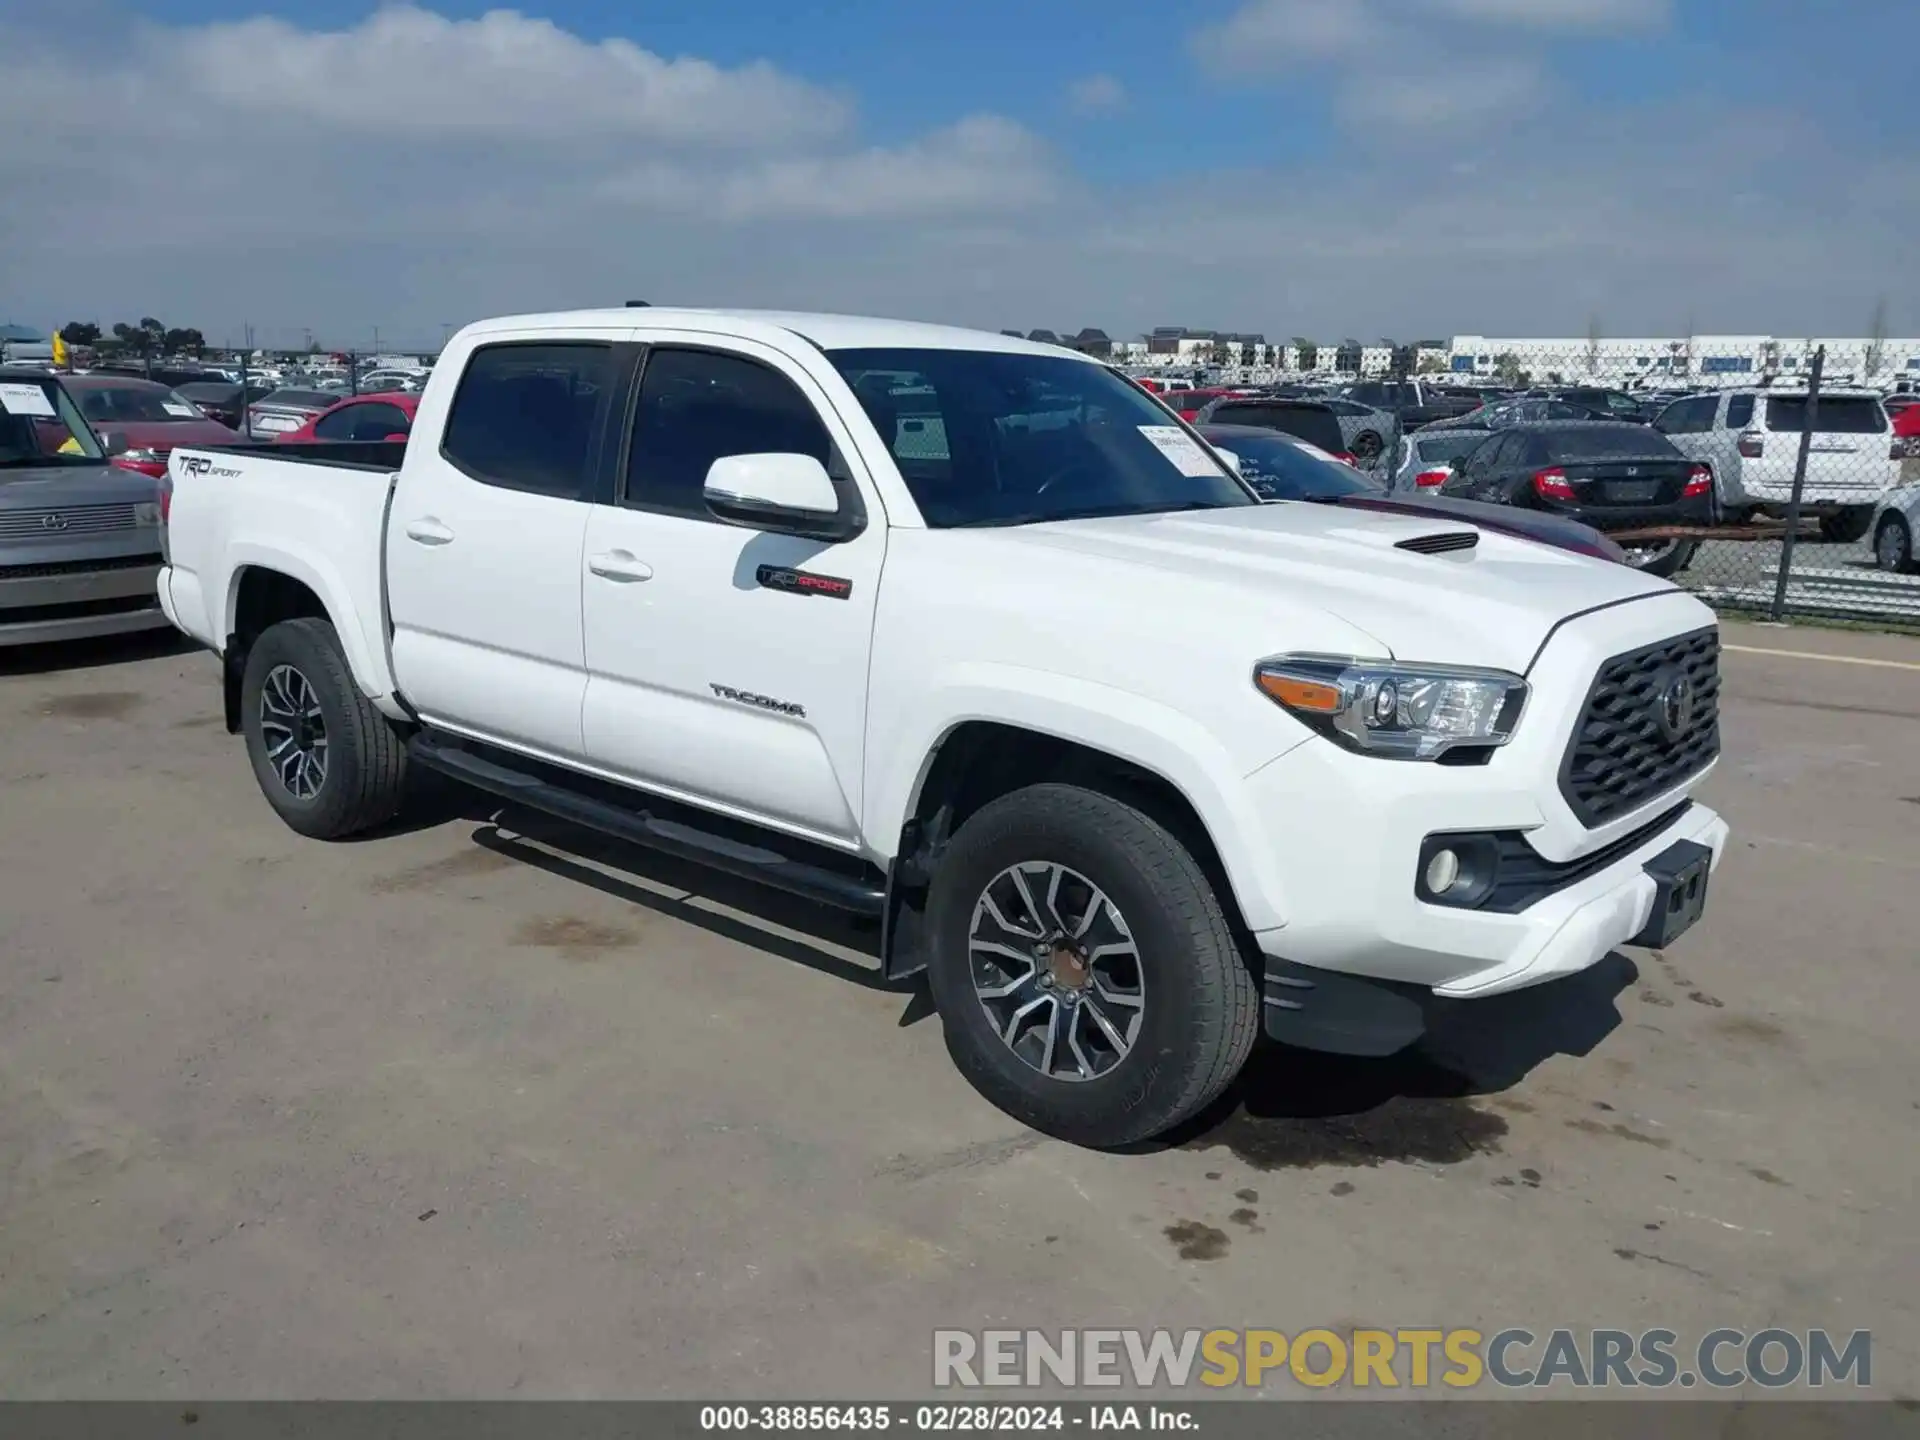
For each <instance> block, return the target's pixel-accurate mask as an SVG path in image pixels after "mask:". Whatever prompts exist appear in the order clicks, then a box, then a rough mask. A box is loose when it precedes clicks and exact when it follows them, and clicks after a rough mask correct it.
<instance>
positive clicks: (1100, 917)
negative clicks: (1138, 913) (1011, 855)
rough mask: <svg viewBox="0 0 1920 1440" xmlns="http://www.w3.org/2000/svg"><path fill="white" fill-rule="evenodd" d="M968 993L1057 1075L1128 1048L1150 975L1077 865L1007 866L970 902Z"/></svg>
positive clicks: (1027, 1056)
mask: <svg viewBox="0 0 1920 1440" xmlns="http://www.w3.org/2000/svg"><path fill="white" fill-rule="evenodd" d="M967 948H968V959H969V963H970V967H971V971H972V976H973V988H974V993H975V994H976V995H977V996H978V997H979V1000H980V1005H981V1008H982V1009H983V1010H984V1011H985V1012H986V1016H987V1021H988V1023H989V1024H991V1025H992V1026H993V1029H994V1033H995V1034H997V1035H998V1036H999V1037H1000V1039H1001V1041H1002V1043H1004V1044H1005V1045H1006V1046H1007V1048H1008V1049H1009V1050H1011V1051H1013V1053H1014V1054H1015V1055H1017V1056H1019V1058H1020V1059H1021V1060H1022V1061H1024V1062H1025V1063H1026V1064H1028V1065H1030V1066H1032V1067H1033V1068H1034V1069H1035V1070H1038V1071H1039V1072H1040V1073H1041V1074H1042V1075H1045V1076H1047V1077H1048V1078H1049V1079H1053V1080H1067V1081H1076V1082H1077V1081H1083V1080H1093V1079H1097V1078H1098V1077H1100V1076H1102V1075H1105V1074H1107V1073H1108V1072H1109V1071H1111V1070H1112V1069H1113V1068H1114V1067H1115V1066H1116V1065H1118V1064H1119V1063H1120V1062H1121V1061H1122V1060H1124V1059H1126V1057H1127V1055H1128V1053H1129V1052H1130V1051H1131V1050H1132V1049H1133V1045H1134V1042H1135V1040H1137V1039H1138V1038H1139V1034H1140V1024H1141V1021H1142V1020H1143V1019H1144V1018H1145V1016H1146V1000H1147V996H1146V979H1145V976H1144V974H1143V973H1142V971H1141V966H1140V952H1139V950H1138V949H1137V948H1135V945H1134V940H1133V932H1132V931H1131V930H1130V929H1129V928H1128V926H1127V921H1126V917H1125V916H1123V915H1122V914H1121V913H1120V910H1119V907H1117V906H1116V905H1115V904H1114V903H1113V901H1112V900H1110V899H1109V898H1108V897H1107V895H1106V894H1105V892H1103V891H1102V890H1101V889H1100V887H1099V886H1097V885H1095V884H1094V883H1093V882H1092V881H1091V880H1089V879H1087V877H1086V876H1084V875H1082V874H1080V873H1079V872H1078V871H1077V870H1072V869H1070V868H1068V867H1067V866H1065V865H1061V864H1057V863H1055V862H1053V861H1046V860H1025V861H1021V862H1020V863H1019V864H1017V865H1009V866H1008V867H1007V868H1006V869H1004V870H1002V871H1001V872H1000V873H999V874H998V875H996V876H994V877H993V879H992V880H991V881H989V882H988V884H987V886H986V888H985V889H984V890H982V891H981V893H980V898H979V899H978V900H977V901H976V902H975V903H974V907H973V920H972V924H971V927H970V929H969V931H968V939H967Z"/></svg>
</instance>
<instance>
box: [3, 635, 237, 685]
mask: <svg viewBox="0 0 1920 1440" xmlns="http://www.w3.org/2000/svg"><path fill="white" fill-rule="evenodd" d="M198 649H199V647H198V646H197V645H195V644H194V643H193V642H192V641H191V640H189V639H187V637H186V636H184V635H182V634H181V633H180V632H179V631H178V630H175V629H173V628H172V627H171V626H168V627H167V628H166V629H164V630H136V631H134V632H132V633H131V634H127V635H100V636H95V637H92V638H89V639H84V640H57V641H50V642H48V643H46V644H41V645H17V646H8V647H7V648H5V649H0V677H5V676H9V675H58V674H62V673H64V672H67V671H72V670H95V669H103V668H105V667H107V666H110V665H131V664H135V663H137V662H139V661H142V660H164V659H167V658H169V657H170V656H175V655H190V654H192V653H194V652H195V651H196V650H198Z"/></svg>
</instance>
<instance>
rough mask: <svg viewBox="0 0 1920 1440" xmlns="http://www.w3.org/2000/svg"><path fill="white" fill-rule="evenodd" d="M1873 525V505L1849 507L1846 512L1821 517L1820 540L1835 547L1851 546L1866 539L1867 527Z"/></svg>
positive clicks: (1839, 511)
mask: <svg viewBox="0 0 1920 1440" xmlns="http://www.w3.org/2000/svg"><path fill="white" fill-rule="evenodd" d="M1871 524H1873V507H1872V506H1871V505H1849V506H1848V507H1847V508H1846V509H1844V510H1836V511H1834V512H1833V513H1832V514H1831V515H1822V516H1821V517H1820V538H1821V539H1822V540H1828V541H1831V542H1832V543H1834V544H1835V545H1851V544H1853V542H1854V541H1856V540H1863V539H1865V538H1866V534H1867V527H1868V526H1870V525H1871Z"/></svg>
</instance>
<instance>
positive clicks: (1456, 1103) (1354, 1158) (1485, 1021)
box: [1151, 950, 1640, 1193]
mask: <svg viewBox="0 0 1920 1440" xmlns="http://www.w3.org/2000/svg"><path fill="white" fill-rule="evenodd" d="M1639 976H1640V972H1639V970H1638V968H1637V967H1636V966H1635V965H1634V963H1633V962H1632V961H1631V960H1629V959H1628V958H1627V957H1626V956H1625V955H1622V954H1621V953H1620V952H1619V951H1617V950H1616V951H1614V952H1613V953H1612V954H1610V955H1608V956H1606V957H1605V958H1604V959H1602V960H1601V961H1600V963H1599V964H1597V965H1594V966H1592V967H1591V968H1589V969H1587V970H1584V971H1582V972H1580V973H1579V974H1576V975H1569V976H1567V977H1565V978H1563V979H1560V980H1555V981H1551V982H1549V983H1547V984H1544V985H1537V986H1534V987H1532V988H1530V989H1526V990H1516V991H1513V992H1511V993H1510V994H1506V995H1494V996H1489V997H1488V998H1486V999H1484V1000H1475V1001H1471V1002H1465V1003H1462V1004H1461V1005H1459V1006H1457V1007H1454V1008H1453V1009H1452V1010H1451V1011H1450V1012H1448V1013H1446V1014H1445V1015H1444V1016H1443V1017H1442V1018H1441V1019H1440V1020H1439V1021H1438V1022H1437V1023H1436V1025H1435V1027H1434V1029H1433V1031H1432V1032H1430V1033H1429V1035H1428V1036H1427V1037H1426V1038H1425V1039H1423V1040H1422V1041H1421V1042H1420V1043H1419V1044H1417V1045H1415V1046H1412V1047H1410V1048H1409V1049H1407V1050H1404V1051H1402V1052H1401V1053H1400V1054H1398V1055H1393V1056H1389V1057H1386V1058H1384V1059H1357V1058H1353V1057H1349V1056H1343V1055H1322V1054H1316V1053H1314V1052H1312V1051H1307V1050H1298V1049H1295V1048H1293V1047H1291V1046H1287V1045H1278V1044H1272V1043H1269V1042H1265V1041H1262V1043H1260V1044H1259V1045H1258V1046H1256V1047H1255V1049H1254V1053H1253V1057H1252V1058H1251V1059H1250V1060H1249V1061H1248V1062H1247V1067H1246V1069H1245V1070H1243V1071H1242V1072H1241V1074H1240V1078H1239V1080H1237V1081H1236V1082H1235V1083H1234V1085H1233V1086H1232V1088H1231V1089H1229V1090H1228V1091H1227V1093H1226V1094H1225V1095H1224V1096H1222V1097H1221V1098H1220V1100H1219V1101H1217V1102H1216V1103H1215V1104H1213V1105H1212V1106H1210V1107H1209V1108H1208V1109H1207V1110H1206V1111H1205V1112H1203V1113H1202V1114H1201V1115H1199V1116H1198V1117H1196V1118H1195V1119H1194V1120H1193V1121H1192V1122H1190V1123H1189V1124H1188V1125H1186V1126H1184V1127H1182V1128H1181V1129H1180V1130H1179V1131H1177V1132H1175V1133H1174V1134H1172V1135H1169V1136H1166V1137H1165V1138H1164V1139H1163V1140H1161V1141H1160V1142H1157V1143H1156V1144H1155V1145H1154V1146H1153V1147H1151V1148H1154V1149H1164V1148H1167V1147H1169V1146H1178V1147H1182V1148H1188V1149H1196V1150H1209V1149H1215V1148H1219V1149H1225V1150H1228V1151H1230V1152H1231V1153H1232V1154H1234V1155H1235V1156H1237V1157H1238V1158H1239V1159H1240V1160H1241V1161H1243V1162H1244V1163H1246V1164H1248V1165H1250V1166H1252V1167H1254V1168H1255V1169H1260V1170H1277V1169H1307V1168H1312V1167H1315V1166H1321V1165H1328V1166H1343V1167H1371V1166H1376V1165H1380V1164H1383V1163H1388V1162H1395V1161H1398V1162H1416V1163H1422V1164H1429V1165H1452V1164H1457V1163H1459V1162H1460V1161H1462V1160H1466V1159H1470V1158H1471V1157H1473V1156H1475V1155H1480V1154H1487V1153H1491V1152H1496V1151H1498V1150H1499V1149H1500V1147H1501V1143H1502V1142H1503V1140H1504V1139H1505V1137H1506V1133H1507V1121H1506V1119H1505V1117H1504V1116H1502V1115H1500V1114H1498V1113H1496V1112H1495V1111H1493V1110H1490V1109H1487V1108H1484V1107H1482V1106H1481V1105H1478V1104H1476V1103H1475V1101H1476V1099H1477V1098H1479V1097H1482V1096H1486V1095H1492V1094H1497V1093H1499V1092H1500V1091H1503V1090H1508V1089H1511V1088H1512V1087H1513V1086H1515V1085H1517V1084H1518V1083H1519V1082H1520V1081H1521V1080H1523V1079H1524V1078H1525V1077H1526V1076H1527V1075H1528V1074H1530V1073H1531V1072H1532V1071H1533V1070H1534V1069H1535V1068H1537V1067H1538V1066H1539V1065H1541V1064H1542V1063H1544V1062H1545V1061H1546V1060H1548V1059H1550V1058H1552V1057H1553V1056H1555V1055H1587V1054H1590V1053H1591V1052H1592V1051H1593V1050H1594V1049H1595V1048H1596V1047H1597V1046H1598V1045H1599V1044H1600V1042H1601V1041H1602V1040H1604V1039H1605V1038H1606V1037H1607V1036H1608V1035H1610V1034H1612V1033H1613V1031H1614V1030H1616V1029H1618V1028H1619V1025H1620V1012H1619V1010H1618V1009H1617V1008H1616V1006H1615V1004H1614V1001H1615V1000H1616V998H1617V997H1618V996H1619V995H1620V993H1621V992H1622V991H1624V990H1626V989H1627V988H1628V987H1629V986H1631V985H1633V984H1634V983H1635V982H1636V981H1637V980H1638V979H1639ZM1342 1193H1347V1192H1342Z"/></svg>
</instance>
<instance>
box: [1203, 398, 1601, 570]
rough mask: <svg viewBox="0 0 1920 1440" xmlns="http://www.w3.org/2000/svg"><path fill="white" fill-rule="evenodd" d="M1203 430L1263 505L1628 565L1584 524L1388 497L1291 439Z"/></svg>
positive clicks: (1415, 496) (1254, 431)
mask: <svg viewBox="0 0 1920 1440" xmlns="http://www.w3.org/2000/svg"><path fill="white" fill-rule="evenodd" d="M1197 428H1198V429H1199V431H1200V434H1201V436H1202V437H1203V438H1205V440H1206V441H1207V443H1208V444H1210V445H1212V446H1213V447H1214V448H1215V449H1217V450H1220V451H1223V452H1225V453H1226V454H1229V455H1231V456H1233V459H1234V464H1235V466H1236V468H1237V469H1238V470H1239V472H1240V476H1241V478H1242V479H1243V480H1245V481H1246V482H1247V483H1248V484H1249V485H1251V486H1252V487H1253V489H1254V491H1255V493H1256V494H1258V495H1259V496H1260V498H1261V499H1263V500H1304V501H1309V502H1312V503H1314V504H1320V505H1341V506H1347V507H1350V508H1352V509H1356V510H1384V511H1388V512H1390V513H1392V514H1396V515H1423V516H1429V517H1433V518H1436V519H1437V518H1442V517H1444V518H1445V519H1448V520H1458V521H1460V522H1461V523H1463V524H1467V525H1473V526H1477V527H1478V528H1480V529H1483V530H1493V531H1497V532H1499V533H1501V534H1503V535H1513V536H1517V537H1518V538H1520V539H1522V540H1534V541H1538V542H1539V543H1540V544H1543V545H1551V546H1553V547H1554V548H1556V549H1559V550H1571V551H1573V552H1575V553H1576V554H1580V555H1591V556H1594V557H1595V558H1597V559H1602V560H1612V561H1615V562H1622V561H1624V560H1625V559H1626V554H1625V552H1624V551H1622V550H1621V548H1620V547H1619V546H1618V545H1615V544H1614V543H1613V542H1612V541H1611V540H1609V539H1607V537H1606V536H1604V535H1602V534H1600V532H1599V531H1597V530H1595V529H1593V528H1592V527H1591V526H1588V525H1582V524H1580V523H1579V522H1578V521H1574V520H1566V519H1562V518H1561V517H1559V516H1557V515H1542V514H1539V513H1537V512H1534V511H1527V510H1517V509H1515V508H1513V507H1512V506H1507V505H1483V504H1480V503H1479V502H1477V501H1473V500H1455V499H1451V498H1449V497H1447V496H1444V495H1434V494H1431V493H1427V492H1419V491H1414V492H1405V493H1398V494H1389V493H1388V492H1387V491H1386V490H1385V489H1383V488H1382V487H1381V486H1380V485H1379V483H1378V482H1376V481H1374V480H1371V479H1369V478H1368V477H1367V476H1365V475H1363V474H1361V473H1360V472H1359V471H1357V470H1355V469H1354V468H1353V467H1352V466H1351V465H1348V464H1345V463H1343V462H1342V461H1339V460H1336V459H1335V458H1334V457H1333V456H1332V455H1330V454H1329V453H1328V452H1326V451H1325V450H1322V449H1321V448H1320V447H1318V446H1316V445H1312V444H1310V443H1308V442H1307V441H1304V440H1296V439H1295V438H1293V437H1292V436H1291V435H1286V434H1282V433H1279V432H1277V431H1273V430H1266V429H1262V428H1259V427H1256V426H1252V425H1201V426H1199V427H1197Z"/></svg>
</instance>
